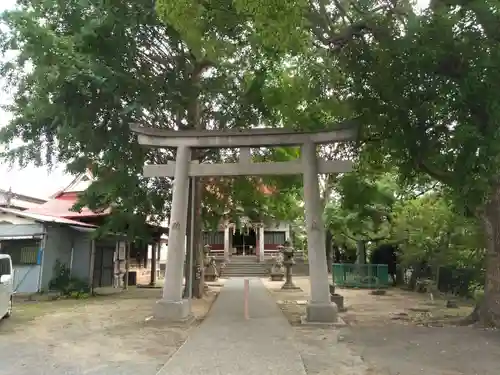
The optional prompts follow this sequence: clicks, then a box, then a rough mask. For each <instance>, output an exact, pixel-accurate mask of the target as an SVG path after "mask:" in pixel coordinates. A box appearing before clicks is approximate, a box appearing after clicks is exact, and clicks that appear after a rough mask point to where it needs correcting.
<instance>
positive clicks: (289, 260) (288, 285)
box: [281, 241, 300, 290]
mask: <svg viewBox="0 0 500 375" xmlns="http://www.w3.org/2000/svg"><path fill="white" fill-rule="evenodd" d="M281 251H282V253H283V258H284V260H283V265H284V266H285V270H286V271H285V283H284V284H283V286H282V287H281V289H285V290H293V289H300V288H299V287H297V286H295V284H294V283H293V280H292V267H293V265H294V264H295V260H294V259H293V254H294V252H295V250H294V248H293V247H292V246H290V243H289V242H288V241H285V243H284V246H283V247H282V250H281Z"/></svg>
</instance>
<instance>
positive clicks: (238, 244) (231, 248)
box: [203, 220, 291, 261]
mask: <svg viewBox="0 0 500 375" xmlns="http://www.w3.org/2000/svg"><path fill="white" fill-rule="evenodd" d="M243 223H246V224H243V225H241V228H238V227H237V226H236V225H235V224H234V223H231V222H225V223H224V224H221V225H220V226H219V228H218V229H217V230H216V231H209V230H206V231H204V232H203V244H204V245H209V246H210V252H211V254H213V255H215V256H224V257H225V258H226V259H228V258H231V257H233V256H255V257H256V259H257V260H258V261H264V259H267V258H269V257H272V256H275V255H276V253H277V252H278V251H279V246H280V245H283V243H284V242H285V241H290V235H291V227H290V224H289V223H287V222H275V223H271V224H264V223H252V222H249V221H248V220H247V221H245V220H243Z"/></svg>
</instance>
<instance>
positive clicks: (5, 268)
mask: <svg viewBox="0 0 500 375" xmlns="http://www.w3.org/2000/svg"><path fill="white" fill-rule="evenodd" d="M11 273H12V272H11V269H10V259H6V258H5V259H0V276H2V275H10V274H11Z"/></svg>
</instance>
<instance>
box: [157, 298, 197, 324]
mask: <svg viewBox="0 0 500 375" xmlns="http://www.w3.org/2000/svg"><path fill="white" fill-rule="evenodd" d="M153 315H154V317H155V319H159V320H166V321H168V322H185V321H189V320H190V319H192V315H191V305H190V303H189V300H187V299H184V300H181V301H167V300H164V299H162V300H159V301H157V302H156V305H155V306H154V308H153Z"/></svg>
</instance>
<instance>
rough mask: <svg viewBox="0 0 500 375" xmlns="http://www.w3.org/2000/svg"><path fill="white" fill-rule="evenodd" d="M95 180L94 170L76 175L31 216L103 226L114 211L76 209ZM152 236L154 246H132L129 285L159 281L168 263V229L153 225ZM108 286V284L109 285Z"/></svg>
mask: <svg viewBox="0 0 500 375" xmlns="http://www.w3.org/2000/svg"><path fill="white" fill-rule="evenodd" d="M93 181H94V177H93V175H92V173H91V172H90V171H87V172H86V173H82V174H80V175H78V176H76V177H75V178H74V179H73V181H72V182H71V183H70V184H69V185H68V186H66V187H65V188H64V189H62V190H60V191H58V192H56V193H55V194H53V195H52V196H51V197H50V199H49V200H48V201H47V202H45V203H43V204H41V205H39V206H37V207H32V208H30V209H29V210H28V211H29V212H30V213H35V214H42V215H48V216H52V217H59V218H63V219H69V220H74V221H78V222H81V223H86V224H90V225H93V226H95V227H99V226H101V225H102V224H103V223H104V220H106V217H107V216H109V215H110V214H111V209H105V210H102V211H99V212H95V211H92V210H90V209H89V208H87V207H83V208H82V209H81V210H80V211H79V212H76V211H74V210H73V209H72V208H73V206H74V205H75V203H76V202H77V201H78V196H79V194H81V193H82V192H84V191H85V190H87V188H88V187H89V186H90V185H91V184H92V182H93ZM149 229H150V231H151V237H153V238H154V240H153V242H154V244H145V243H138V242H135V243H132V244H130V261H129V272H128V275H129V276H128V284H129V285H136V284H143V285H144V284H149V283H150V282H154V281H155V280H157V279H158V275H159V270H160V269H161V268H164V267H162V264H161V262H162V261H163V262H166V246H165V242H166V238H165V236H164V233H165V232H167V231H168V230H167V228H164V227H160V226H154V225H149ZM107 246H108V247H110V248H114V246H115V243H114V242H113V241H111V243H109V244H108V245H107ZM153 256H154V257H155V266H156V267H155V268H156V274H155V276H154V277H153V275H152V268H153V259H152V258H153ZM106 283H107V282H106Z"/></svg>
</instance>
